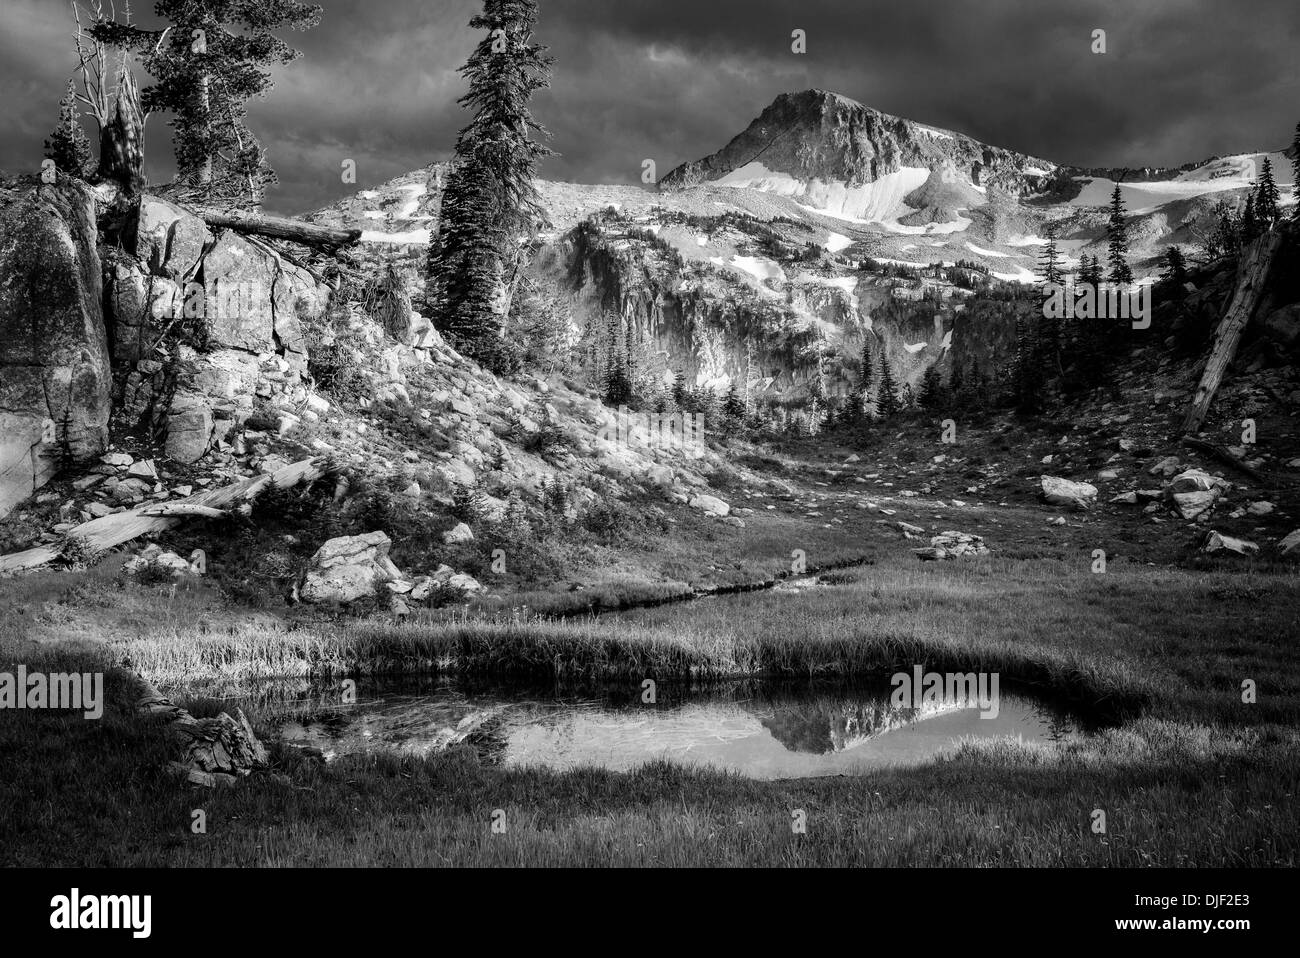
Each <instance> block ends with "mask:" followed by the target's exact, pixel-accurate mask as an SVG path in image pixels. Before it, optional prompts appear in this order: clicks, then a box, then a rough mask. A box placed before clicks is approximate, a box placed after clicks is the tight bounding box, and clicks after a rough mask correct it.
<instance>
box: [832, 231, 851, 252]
mask: <svg viewBox="0 0 1300 958" xmlns="http://www.w3.org/2000/svg"><path fill="white" fill-rule="evenodd" d="M852 245H853V240H851V239H849V238H848V237H847V236H845V235H844V234H843V233H831V235H830V238H829V239H828V240H826V249H827V250H828V251H829V252H831V253H838V252H839V251H840V250H842V249H848V248H849V247H850V246H852Z"/></svg>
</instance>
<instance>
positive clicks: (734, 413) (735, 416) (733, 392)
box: [722, 383, 745, 423]
mask: <svg viewBox="0 0 1300 958" xmlns="http://www.w3.org/2000/svg"><path fill="white" fill-rule="evenodd" d="M722 415H723V416H725V417H726V418H727V419H728V420H729V421H730V422H732V423H741V422H744V421H745V403H744V402H743V401H742V400H741V398H740V391H739V390H738V389H736V384H735V383H732V384H731V388H730V389H728V390H727V398H726V399H725V400H723V403H722Z"/></svg>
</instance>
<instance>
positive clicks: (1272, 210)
mask: <svg viewBox="0 0 1300 958" xmlns="http://www.w3.org/2000/svg"><path fill="white" fill-rule="evenodd" d="M1279 199H1280V197H1279V194H1278V191H1277V182H1276V181H1275V180H1274V179H1273V163H1272V161H1270V160H1269V158H1268V157H1267V156H1265V157H1264V165H1263V167H1262V168H1261V169H1260V172H1259V185H1258V186H1257V187H1256V190H1255V216H1256V217H1258V219H1259V227H1260V230H1261V231H1263V230H1268V229H1272V227H1273V224H1274V223H1275V222H1277V216H1278V201H1279Z"/></svg>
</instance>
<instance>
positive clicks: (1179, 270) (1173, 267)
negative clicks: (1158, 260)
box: [1165, 246, 1187, 286]
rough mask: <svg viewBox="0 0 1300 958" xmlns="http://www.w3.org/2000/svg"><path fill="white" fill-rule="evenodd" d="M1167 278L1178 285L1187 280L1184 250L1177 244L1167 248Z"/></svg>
mask: <svg viewBox="0 0 1300 958" xmlns="http://www.w3.org/2000/svg"><path fill="white" fill-rule="evenodd" d="M1165 279H1166V280H1167V281H1169V282H1171V283H1174V284H1175V285H1177V286H1182V285H1183V284H1184V283H1185V282H1187V263H1186V261H1184V259H1183V253H1182V250H1180V249H1179V248H1178V247H1177V246H1170V247H1169V248H1168V249H1166V250H1165Z"/></svg>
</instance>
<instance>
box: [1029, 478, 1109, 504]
mask: <svg viewBox="0 0 1300 958" xmlns="http://www.w3.org/2000/svg"><path fill="white" fill-rule="evenodd" d="M1041 481H1042V489H1043V498H1044V499H1045V500H1046V501H1047V502H1049V503H1051V504H1052V505H1056V506H1071V507H1073V508H1075V509H1078V510H1080V511H1085V510H1087V509H1088V508H1089V507H1090V506H1092V505H1093V504H1094V503H1095V502H1096V501H1097V487H1096V486H1094V485H1093V484H1092V483H1089V482H1074V481H1073V480H1070V479H1061V478H1060V477H1058V476H1043V477H1042V478H1041Z"/></svg>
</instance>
